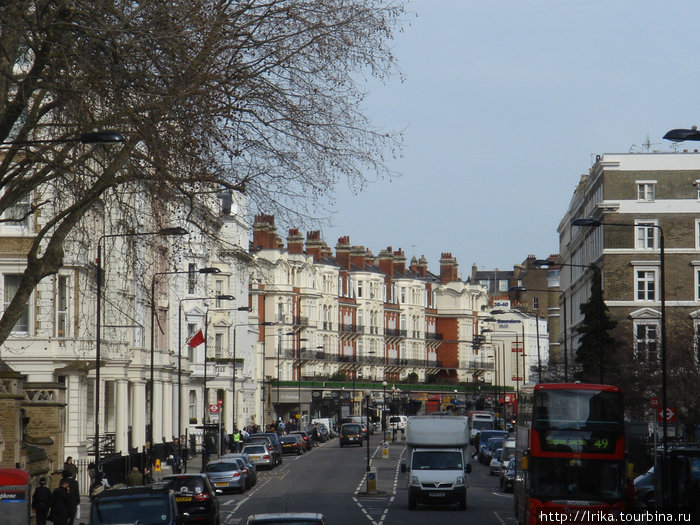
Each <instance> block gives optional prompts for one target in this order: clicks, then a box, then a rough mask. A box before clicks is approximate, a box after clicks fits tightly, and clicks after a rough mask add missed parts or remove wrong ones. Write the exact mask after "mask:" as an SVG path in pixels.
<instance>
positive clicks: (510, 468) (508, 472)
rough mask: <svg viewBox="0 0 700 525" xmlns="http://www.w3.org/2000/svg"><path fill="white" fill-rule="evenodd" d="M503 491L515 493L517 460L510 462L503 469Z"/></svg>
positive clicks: (501, 483)
mask: <svg viewBox="0 0 700 525" xmlns="http://www.w3.org/2000/svg"><path fill="white" fill-rule="evenodd" d="M500 478H501V481H500V485H501V490H502V491H503V492H513V487H514V486H515V458H510V460H508V465H507V466H506V467H505V468H502V469H501V476H500Z"/></svg>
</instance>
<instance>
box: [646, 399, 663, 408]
mask: <svg viewBox="0 0 700 525" xmlns="http://www.w3.org/2000/svg"><path fill="white" fill-rule="evenodd" d="M660 403H661V402H660V401H659V398H658V397H652V398H651V399H650V400H649V404H650V405H651V406H652V407H654V408H656V407H657V406H659V404H660Z"/></svg>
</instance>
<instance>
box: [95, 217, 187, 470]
mask: <svg viewBox="0 0 700 525" xmlns="http://www.w3.org/2000/svg"><path fill="white" fill-rule="evenodd" d="M188 233H189V232H188V231H187V230H185V229H184V228H182V227H180V226H174V227H168V228H161V229H160V230H157V231H152V232H132V233H110V234H105V235H101V236H100V237H99V238H98V239H97V259H96V260H95V267H96V269H95V282H96V284H97V307H96V308H95V311H96V312H95V313H96V323H95V466H96V468H99V465H100V368H101V359H102V356H101V336H102V334H101V327H102V277H103V276H102V241H103V240H104V239H110V238H116V237H143V236H146V235H163V236H169V235H187V234H188Z"/></svg>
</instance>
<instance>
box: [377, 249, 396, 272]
mask: <svg viewBox="0 0 700 525" xmlns="http://www.w3.org/2000/svg"><path fill="white" fill-rule="evenodd" d="M379 269H380V270H381V271H382V272H384V273H385V274H387V275H388V276H389V277H393V276H394V253H393V252H392V250H391V246H387V249H386V250H380V251H379Z"/></svg>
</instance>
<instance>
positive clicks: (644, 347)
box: [634, 323, 659, 361]
mask: <svg viewBox="0 0 700 525" xmlns="http://www.w3.org/2000/svg"><path fill="white" fill-rule="evenodd" d="M634 329H635V349H634V351H635V355H636V356H637V359H639V360H641V361H656V360H658V358H659V355H658V352H657V350H656V347H657V332H656V329H657V326H656V324H648V323H645V324H641V323H640V324H637V325H635V327H634Z"/></svg>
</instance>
